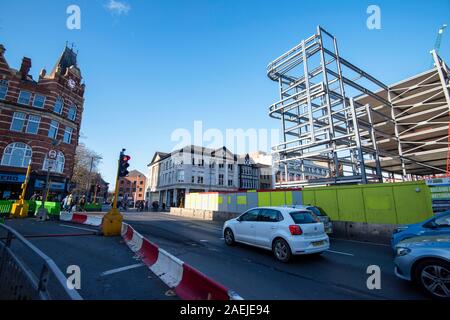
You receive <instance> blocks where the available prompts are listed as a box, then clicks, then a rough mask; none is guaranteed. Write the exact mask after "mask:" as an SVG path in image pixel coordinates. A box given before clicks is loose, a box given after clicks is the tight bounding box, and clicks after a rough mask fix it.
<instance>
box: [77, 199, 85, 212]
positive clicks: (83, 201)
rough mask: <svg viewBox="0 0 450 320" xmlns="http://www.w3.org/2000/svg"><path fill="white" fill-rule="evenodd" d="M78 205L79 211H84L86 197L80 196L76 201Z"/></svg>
mask: <svg viewBox="0 0 450 320" xmlns="http://www.w3.org/2000/svg"><path fill="white" fill-rule="evenodd" d="M78 207H79V208H80V211H86V210H85V207H86V197H85V196H82V197H81V199H80V201H79V202H78Z"/></svg>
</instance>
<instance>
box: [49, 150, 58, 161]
mask: <svg viewBox="0 0 450 320" xmlns="http://www.w3.org/2000/svg"><path fill="white" fill-rule="evenodd" d="M57 155H58V153H57V152H56V150H50V151H49V152H48V157H49V158H50V159H53V160H54V159H56V156H57Z"/></svg>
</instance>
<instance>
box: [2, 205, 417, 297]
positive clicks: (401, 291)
mask: <svg viewBox="0 0 450 320" xmlns="http://www.w3.org/2000/svg"><path fill="white" fill-rule="evenodd" d="M124 221H126V222H127V223H129V224H130V225H132V226H133V228H135V229H136V231H138V232H139V233H141V234H142V235H143V236H144V237H146V238H147V239H149V240H150V241H152V242H154V243H156V244H157V245H158V246H159V247H160V248H162V249H165V250H166V251H168V252H170V253H171V254H173V255H175V256H176V257H178V258H179V259H181V260H183V261H184V262H186V263H188V264H189V265H191V266H192V267H194V268H196V269H198V270H200V271H201V272H203V273H204V274H206V275H207V276H209V277H211V278H212V279H214V280H216V281H217V282H219V283H221V284H222V285H224V286H225V287H227V288H229V289H232V290H234V291H236V292H237V293H238V294H239V295H240V296H242V297H243V298H244V299H248V300H277V299H285V300H321V299H333V300H354V299H357V300H372V299H376V300H420V299H425V296H424V295H423V294H422V293H421V292H420V291H419V290H418V289H417V288H416V287H415V286H414V285H412V284H410V283H408V282H405V281H402V280H400V279H398V278H397V277H395V275H394V265H393V255H392V252H391V249H390V247H388V246H386V245H378V244H373V243H362V242H357V241H352V240H343V239H333V238H332V239H331V248H330V250H329V251H327V252H325V253H324V254H323V255H322V256H315V257H312V256H298V257H294V259H293V261H292V262H291V263H289V264H284V263H281V262H278V261H276V260H275V259H274V258H273V256H272V253H271V252H270V251H266V250H262V249H258V248H254V247H250V246H246V245H237V246H235V247H228V246H226V245H225V243H224V241H223V236H222V225H223V223H221V222H213V221H203V220H189V219H187V218H183V217H177V216H172V215H170V214H168V213H156V212H145V213H138V212H134V211H131V212H125V213H124ZM6 224H7V225H10V226H12V227H13V228H15V229H16V230H17V231H19V232H20V233H22V234H24V235H44V236H45V235H46V234H47V235H50V234H64V233H65V234H71V233H72V234H74V233H83V232H86V233H87V232H89V230H90V231H91V232H92V230H95V228H92V227H88V226H83V225H74V224H70V223H61V222H45V223H38V222H35V221H34V220H33V219H26V220H7V221H6ZM30 241H31V242H32V243H34V244H35V245H36V246H38V248H40V249H41V250H42V251H43V252H45V253H46V254H47V255H49V256H50V257H51V258H53V259H54V260H55V262H56V264H57V265H58V266H59V267H60V268H61V270H62V271H63V272H64V271H65V270H66V268H67V266H69V265H72V264H76V265H79V266H80V267H81V270H82V288H81V290H80V291H79V293H80V294H81V296H82V297H83V298H84V299H125V300H133V299H139V300H142V299H143V300H146V299H151V300H155V299H157V300H160V299H176V297H172V296H170V291H169V292H168V288H167V287H166V286H165V285H164V284H163V283H162V282H161V281H160V280H159V279H158V278H156V277H155V276H154V275H153V274H152V273H151V271H150V270H148V269H147V268H146V267H144V266H137V267H136V266H135V265H136V264H139V263H140V262H139V261H138V260H136V259H135V258H133V254H132V253H131V251H130V250H129V249H128V247H127V246H126V245H125V244H124V242H123V240H122V238H120V237H110V238H106V237H100V236H96V235H86V236H83V235H81V236H73V237H71V236H65V237H42V238H30ZM371 265H377V266H379V267H380V269H381V289H380V290H369V289H368V288H367V285H366V282H367V279H368V277H369V274H367V272H366V271H367V267H369V266H371Z"/></svg>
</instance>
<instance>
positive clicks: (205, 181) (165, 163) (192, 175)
mask: <svg viewBox="0 0 450 320" xmlns="http://www.w3.org/2000/svg"><path fill="white" fill-rule="evenodd" d="M148 168H149V175H148V179H147V188H146V189H147V192H146V199H147V200H148V201H149V203H150V205H151V204H152V203H153V202H154V201H158V203H159V205H160V206H162V205H163V204H164V205H165V207H171V206H180V205H182V204H183V203H184V196H185V194H186V193H188V192H208V191H231V190H237V189H238V188H239V170H238V169H239V168H238V162H237V157H236V156H235V155H234V154H233V153H231V152H230V151H229V150H228V149H226V148H225V147H223V148H219V149H210V148H204V147H198V146H187V147H184V148H183V149H180V150H176V151H174V152H172V153H162V152H156V153H155V155H154V157H153V159H152V161H151V163H150V164H149V165H148Z"/></svg>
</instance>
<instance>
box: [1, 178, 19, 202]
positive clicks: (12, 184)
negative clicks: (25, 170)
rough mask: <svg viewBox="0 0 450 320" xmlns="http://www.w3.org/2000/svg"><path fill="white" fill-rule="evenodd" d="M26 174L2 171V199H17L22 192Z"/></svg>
mask: <svg viewBox="0 0 450 320" xmlns="http://www.w3.org/2000/svg"><path fill="white" fill-rule="evenodd" d="M24 182H25V174H22V173H11V172H0V200H16V199H19V196H20V194H21V192H22V183H24Z"/></svg>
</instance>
